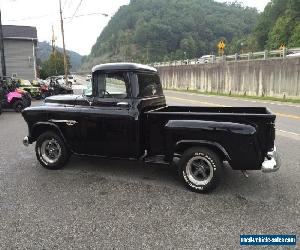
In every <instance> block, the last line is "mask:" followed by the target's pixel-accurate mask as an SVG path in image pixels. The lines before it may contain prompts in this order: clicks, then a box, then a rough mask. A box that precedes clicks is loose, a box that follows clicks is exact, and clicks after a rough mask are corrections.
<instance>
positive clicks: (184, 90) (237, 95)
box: [164, 88, 300, 104]
mask: <svg viewBox="0 0 300 250" xmlns="http://www.w3.org/2000/svg"><path fill="white" fill-rule="evenodd" d="M164 90H172V91H178V92H186V93H195V94H202V95H212V96H227V97H236V98H244V99H255V100H265V101H275V102H286V103H299V104H300V98H299V99H296V98H288V97H286V98H283V97H282V98H280V97H272V96H252V95H239V94H229V93H228V94H225V93H216V92H207V91H199V90H187V89H166V88H164Z"/></svg>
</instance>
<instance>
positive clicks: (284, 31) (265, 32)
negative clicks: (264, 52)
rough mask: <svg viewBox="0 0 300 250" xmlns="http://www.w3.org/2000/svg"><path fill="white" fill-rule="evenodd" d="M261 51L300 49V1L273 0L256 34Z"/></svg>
mask: <svg viewBox="0 0 300 250" xmlns="http://www.w3.org/2000/svg"><path fill="white" fill-rule="evenodd" d="M254 38H255V40H256V41H257V47H258V48H259V49H264V48H266V49H278V48H279V46H280V45H281V44H285V45H286V46H287V47H300V0H272V1H271V2H270V3H269V4H268V5H267V6H266V8H265V10H264V12H263V13H262V14H261V17H260V19H259V23H258V25H257V27H256V29H255V32H254Z"/></svg>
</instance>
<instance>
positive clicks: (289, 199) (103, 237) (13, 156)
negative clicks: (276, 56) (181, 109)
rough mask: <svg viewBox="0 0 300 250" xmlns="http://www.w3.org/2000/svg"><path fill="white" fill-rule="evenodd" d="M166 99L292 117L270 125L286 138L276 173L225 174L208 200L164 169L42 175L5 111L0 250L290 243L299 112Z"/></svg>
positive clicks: (0, 123) (89, 166) (87, 167)
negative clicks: (248, 240) (251, 238)
mask: <svg viewBox="0 0 300 250" xmlns="http://www.w3.org/2000/svg"><path fill="white" fill-rule="evenodd" d="M76 89H78V90H77V91H78V92H79V91H80V90H79V89H80V87H78V86H77V87H76ZM167 96H168V103H169V104H170V105H171V104H172V105H175V104H176V105H184V104H185V105H214V104H218V105H226V106H234V105H241V104H243V105H241V106H250V105H259V106H261V105H263V106H265V105H267V106H269V107H270V108H271V109H272V110H273V111H274V112H276V113H277V112H278V113H282V114H287V115H291V116H289V117H287V116H279V118H278V129H280V130H282V131H287V132H279V133H278V136H277V141H276V143H277V146H278V148H279V152H280V154H281V157H282V167H281V169H280V171H279V172H277V173H273V174H263V173H261V172H259V171H255V172H250V174H249V175H250V176H249V178H248V179H246V178H244V177H243V175H242V173H241V172H238V171H232V170H231V169H229V168H225V169H224V170H223V180H222V183H221V185H220V186H219V187H218V188H217V189H216V190H215V191H214V192H212V193H211V194H209V195H201V194H196V193H193V192H190V191H188V190H186V189H185V187H184V186H183V184H182V183H181V182H180V181H179V180H178V179H177V176H176V171H175V170H174V169H172V168H170V167H166V166H150V167H149V166H145V165H143V164H142V163H138V162H132V161H117V160H114V161H109V160H103V159H97V158H80V157H72V158H71V161H70V162H69V164H68V165H67V166H66V168H64V169H62V170H58V171H49V170H46V169H44V168H42V167H41V166H40V165H39V164H38V162H37V160H36V158H35V154H34V146H30V147H28V148H26V147H24V146H23V145H22V143H21V141H22V138H23V137H24V136H25V135H26V134H27V127H26V124H25V122H24V121H23V119H22V117H21V115H20V114H17V113H14V112H5V113H3V114H2V115H1V116H0V248H1V249H239V248H240V246H239V235H240V234H297V236H298V238H299V235H300V220H299V218H300V214H299V207H300V193H299V190H300V182H299V179H300V178H299V177H300V137H299V135H298V134H299V133H300V130H299V129H300V128H299V124H300V120H299V116H300V108H299V107H298V106H287V105H278V104H269V103H254V102H247V101H244V100H233V99H228V98H221V97H220V98H219V97H205V96H194V95H187V94H182V93H174V92H167ZM201 102H202V103H201ZM209 103H210V104H209ZM35 104H37V103H35ZM292 116H293V117H294V118H293V117H292ZM291 133H293V134H291Z"/></svg>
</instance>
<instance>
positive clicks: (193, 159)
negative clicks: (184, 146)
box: [179, 147, 222, 193]
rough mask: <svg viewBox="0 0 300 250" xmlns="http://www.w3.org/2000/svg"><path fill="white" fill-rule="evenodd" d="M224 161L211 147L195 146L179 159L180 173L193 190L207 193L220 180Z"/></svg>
mask: <svg viewBox="0 0 300 250" xmlns="http://www.w3.org/2000/svg"><path fill="white" fill-rule="evenodd" d="M221 167H222V161H221V159H220V157H219V156H218V155H217V154H216V153H215V152H214V151H213V150H211V149H208V148H205V147H193V148H190V149H188V150H186V151H185V152H184V153H183V155H182V157H181V158H180V161H179V175H180V178H181V179H182V180H183V182H184V183H185V185H186V186H187V187H188V188H189V189H190V190H192V191H194V192H198V193H207V192H209V191H211V190H213V189H214V188H216V187H217V185H218V183H219V181H220V171H221Z"/></svg>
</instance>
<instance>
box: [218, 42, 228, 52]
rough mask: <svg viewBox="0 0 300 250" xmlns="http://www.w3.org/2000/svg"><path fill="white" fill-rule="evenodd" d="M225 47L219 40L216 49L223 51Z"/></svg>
mask: <svg viewBox="0 0 300 250" xmlns="http://www.w3.org/2000/svg"><path fill="white" fill-rule="evenodd" d="M225 47H226V44H225V42H224V41H223V40H221V41H220V42H219V43H218V48H219V50H224V49H225Z"/></svg>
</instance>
